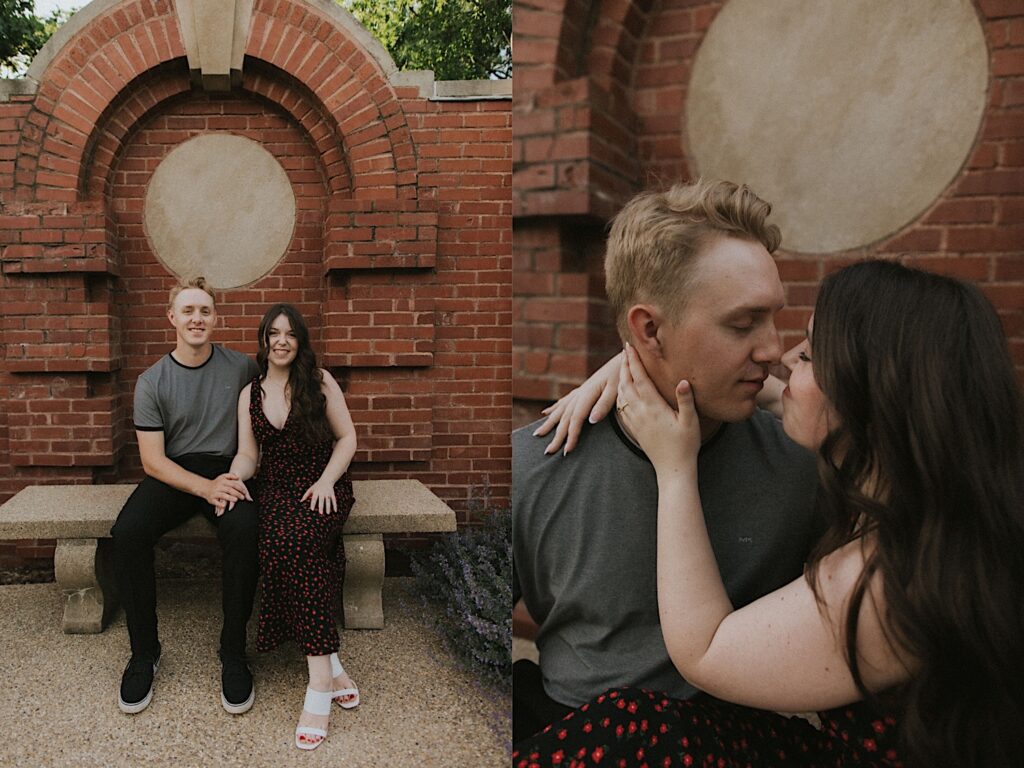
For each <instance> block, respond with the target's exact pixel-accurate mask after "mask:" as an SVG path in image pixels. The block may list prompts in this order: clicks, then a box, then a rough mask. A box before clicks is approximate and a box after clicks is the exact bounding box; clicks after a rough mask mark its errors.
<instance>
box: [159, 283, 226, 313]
mask: <svg viewBox="0 0 1024 768" xmlns="http://www.w3.org/2000/svg"><path fill="white" fill-rule="evenodd" d="M189 288H198V289H199V290H201V291H205V293H206V295H207V296H209V297H210V298H211V299H213V306H214V308H216V306H217V294H215V293H214V292H213V288H211V287H210V285H209V284H208V283H207V282H206V278H205V277H203V276H202V275H200V276H199V277H190V278H184V277H183V278H181V279H180V280H179V281H178V282H177V283H176V284H175V286H174V287H173V288H171V292H170V294H169V296H168V299H167V308H168V309H174V300H175V299H176V298H178V294H179V293H181V292H182V291H187V290H188V289H189Z"/></svg>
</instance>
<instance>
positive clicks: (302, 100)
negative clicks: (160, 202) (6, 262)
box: [79, 61, 351, 200]
mask: <svg viewBox="0 0 1024 768" xmlns="http://www.w3.org/2000/svg"><path fill="white" fill-rule="evenodd" d="M178 64H180V62H177V61H172V62H170V63H169V64H167V65H162V66H160V67H157V68H154V69H152V70H149V71H147V72H144V73H143V74H142V75H140V76H139V77H137V78H136V79H135V80H134V81H133V82H132V83H131V85H129V86H128V87H127V88H125V90H124V91H123V92H122V93H121V94H120V95H119V97H118V98H117V99H116V100H115V101H114V102H112V103H111V105H110V106H109V107H108V109H107V110H106V111H105V112H104V114H103V115H102V116H101V118H100V120H99V121H98V122H97V125H96V128H95V130H94V131H93V134H92V135H91V136H90V138H89V142H88V144H87V147H86V151H85V154H84V162H83V163H82V165H81V168H80V171H81V175H80V178H79V190H80V194H81V195H82V197H83V198H85V199H90V200H101V199H106V198H107V196H108V194H109V190H110V184H111V174H112V172H113V169H114V168H115V167H116V166H117V163H118V158H119V156H120V154H121V152H122V151H123V149H124V147H125V146H126V145H127V144H128V142H130V140H131V137H132V135H133V133H134V132H135V131H136V130H138V128H139V126H141V125H143V124H144V123H145V122H146V121H147V120H148V119H149V118H150V117H151V116H153V115H155V114H157V113H159V112H160V111H161V110H163V109H165V108H167V107H168V106H169V105H170V103H172V102H173V101H175V100H178V99H182V98H188V97H189V95H191V94H194V93H196V92H195V91H194V90H193V89H192V87H191V83H190V80H189V75H188V72H187V70H184V69H183V68H182V67H180V66H177V65H178ZM240 93H241V94H243V95H246V96H250V97H252V98H255V99H257V100H259V101H262V102H267V103H269V104H271V105H273V107H274V108H275V109H278V110H281V111H283V112H285V113H286V114H288V115H289V116H290V117H291V119H292V120H293V121H294V122H295V124H296V125H297V126H298V127H299V128H300V129H301V130H302V131H304V133H305V134H306V136H307V138H308V139H309V141H310V143H311V144H312V145H313V146H314V147H315V148H316V150H317V151H318V153H319V155H320V158H321V163H322V166H323V172H324V175H325V178H326V180H327V184H328V188H329V189H330V191H331V193H332V194H337V195H339V196H341V197H350V196H351V173H350V170H349V163H348V160H347V157H346V156H345V154H344V152H343V151H342V149H341V147H342V140H341V137H339V136H338V135H337V133H336V131H335V126H334V124H333V121H332V120H331V119H330V117H329V116H327V115H326V114H325V113H324V111H323V108H322V105H321V104H319V103H318V102H317V101H316V100H315V98H314V97H313V96H312V94H310V93H309V92H308V90H307V89H305V88H303V87H302V85H301V84H300V83H296V82H294V81H293V80H292V79H291V78H290V77H288V76H287V75H286V74H285V73H283V72H281V71H280V70H276V69H272V68H270V67H269V65H263V64H261V63H260V62H254V63H253V66H251V67H250V68H249V69H248V70H247V72H246V74H245V77H244V79H243V82H242V87H241V89H240Z"/></svg>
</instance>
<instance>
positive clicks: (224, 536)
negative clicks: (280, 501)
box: [217, 501, 258, 547]
mask: <svg viewBox="0 0 1024 768" xmlns="http://www.w3.org/2000/svg"><path fill="white" fill-rule="evenodd" d="M257 528H258V521H257V507H256V505H255V504H254V503H253V502H251V501H240V502H238V503H237V504H235V506H234V508H233V509H229V510H225V512H224V514H223V515H221V516H220V518H218V520H217V538H218V539H219V540H220V543H221V546H224V547H227V546H230V545H232V544H235V543H242V544H244V545H247V546H248V545H252V546H253V547H255V546H256V538H257Z"/></svg>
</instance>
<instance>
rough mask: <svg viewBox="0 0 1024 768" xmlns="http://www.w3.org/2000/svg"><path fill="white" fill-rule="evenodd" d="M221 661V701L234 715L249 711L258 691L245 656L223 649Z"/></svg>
mask: <svg viewBox="0 0 1024 768" xmlns="http://www.w3.org/2000/svg"><path fill="white" fill-rule="evenodd" d="M220 663H221V665H222V667H221V673H220V688H221V690H220V703H221V704H222V705H223V706H224V709H226V710H227V711H228V712H230V713H231V714H232V715H241V714H243V713H245V712H248V711H249V710H250V709H251V708H252V703H253V702H254V701H255V700H256V691H254V690H253V688H252V672H250V671H249V666H248V665H247V664H246V663H245V657H244V656H236V655H234V654H229V653H225V652H224V651H221V652H220Z"/></svg>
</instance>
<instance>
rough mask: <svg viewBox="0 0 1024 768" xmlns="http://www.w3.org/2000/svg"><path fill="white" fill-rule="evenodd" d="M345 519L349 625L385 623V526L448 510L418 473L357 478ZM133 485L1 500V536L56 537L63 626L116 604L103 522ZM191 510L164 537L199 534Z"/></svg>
mask: <svg viewBox="0 0 1024 768" xmlns="http://www.w3.org/2000/svg"><path fill="white" fill-rule="evenodd" d="M353 487H354V492H355V497H356V502H355V506H353V507H352V513H351V514H350V515H349V518H348V521H347V522H346V523H345V531H344V540H345V554H346V560H347V563H346V570H345V585H344V595H343V600H342V602H343V606H344V612H345V627H346V628H348V629H380V628H382V627H383V626H384V611H383V608H382V605H381V588H382V587H383V585H384V538H383V534H385V533H429V532H437V531H454V530H455V513H454V512H453V511H452V510H451V508H449V507H448V505H447V504H445V503H444V502H443V501H442V500H441V499H440V498H438V497H437V496H436V495H435V494H434V493H433V492H432V491H430V490H429V489H428V488H427V487H426V486H425V485H423V483H421V482H420V481H419V480H356V481H354V482H353ZM134 489H135V485H134V484H132V485H32V486H28V487H27V488H24V489H23V490H21V491H19V492H18V493H17V494H15V495H14V496H13V497H12V498H11V499H10V500H8V501H7V502H6V503H5V504H3V505H2V506H0V539H56V540H57V547H56V550H55V552H54V572H55V575H56V579H57V584H58V585H59V586H60V588H61V589H62V590H63V592H64V594H65V596H66V598H67V602H66V604H65V606H64V620H63V625H62V626H63V630H64V632H66V633H96V632H102V631H103V628H104V627H105V626H106V624H107V622H108V621H109V620H110V618H111V616H112V614H113V612H114V611H115V610H116V608H117V594H116V591H115V589H114V579H113V573H112V569H111V562H110V553H111V544H112V542H111V539H110V527H111V526H112V525H113V524H114V520H115V519H116V518H117V514H118V512H120V511H121V507H122V506H124V503H125V502H126V501H127V500H128V497H129V496H130V495H131V492H132V491H133V490H134ZM213 534H214V529H213V525H212V524H211V523H210V522H208V521H207V520H206V519H205V518H204V517H202V516H199V515H197V516H196V517H193V518H192V519H190V520H189V521H188V522H186V523H185V524H184V525H182V526H180V527H178V528H176V529H174V530H173V531H171V532H170V533H169V534H167V536H169V537H172V538H206V537H209V536H212V535H213Z"/></svg>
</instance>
